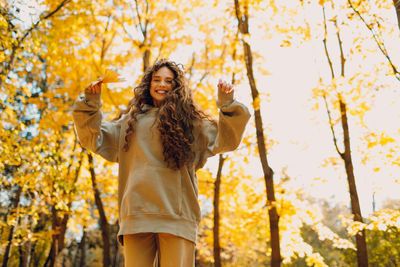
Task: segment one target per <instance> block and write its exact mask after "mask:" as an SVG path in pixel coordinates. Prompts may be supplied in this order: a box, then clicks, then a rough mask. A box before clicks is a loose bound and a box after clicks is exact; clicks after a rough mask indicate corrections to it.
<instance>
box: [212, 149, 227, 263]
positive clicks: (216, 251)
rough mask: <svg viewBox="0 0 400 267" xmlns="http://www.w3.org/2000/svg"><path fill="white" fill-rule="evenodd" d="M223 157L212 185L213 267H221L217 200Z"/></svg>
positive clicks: (220, 158)
mask: <svg viewBox="0 0 400 267" xmlns="http://www.w3.org/2000/svg"><path fill="white" fill-rule="evenodd" d="M225 159H226V158H225V157H224V156H223V155H222V154H219V162H218V172H217V177H216V179H215V183H214V229H213V234H214V266H215V267H221V246H220V244H219V199H220V197H219V196H220V189H221V174H222V167H223V166H224V161H225Z"/></svg>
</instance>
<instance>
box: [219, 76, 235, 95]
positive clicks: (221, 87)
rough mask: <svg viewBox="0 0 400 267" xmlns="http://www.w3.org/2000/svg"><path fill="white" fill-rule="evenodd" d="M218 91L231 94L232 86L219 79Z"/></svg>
mask: <svg viewBox="0 0 400 267" xmlns="http://www.w3.org/2000/svg"><path fill="white" fill-rule="evenodd" d="M219 91H221V92H224V93H225V94H229V93H231V92H233V85H232V84H230V83H228V82H226V81H223V80H221V79H219V81H218V92H219Z"/></svg>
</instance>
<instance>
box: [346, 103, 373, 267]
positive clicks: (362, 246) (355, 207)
mask: <svg viewBox="0 0 400 267" xmlns="http://www.w3.org/2000/svg"><path fill="white" fill-rule="evenodd" d="M339 103H340V112H341V115H342V118H341V119H342V128H343V136H344V154H343V160H344V162H345V168H346V174H347V180H348V183H349V192H350V201H351V211H352V213H353V215H354V221H357V222H361V223H362V222H363V218H362V216H361V209H360V202H359V200H358V194H357V188H356V182H355V179H354V168H353V163H352V159H351V149H350V134H349V126H348V123H347V108H346V104H345V103H344V102H343V101H342V99H340V100H339ZM356 245H357V260H358V266H359V267H367V266H368V255H367V242H366V241H365V230H362V231H361V232H359V233H357V235H356Z"/></svg>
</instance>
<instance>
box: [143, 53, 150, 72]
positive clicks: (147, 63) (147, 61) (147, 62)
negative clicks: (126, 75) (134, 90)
mask: <svg viewBox="0 0 400 267" xmlns="http://www.w3.org/2000/svg"><path fill="white" fill-rule="evenodd" d="M150 56H151V52H150V49H146V50H145V51H144V53H143V72H144V71H146V69H147V68H148V67H149V66H150Z"/></svg>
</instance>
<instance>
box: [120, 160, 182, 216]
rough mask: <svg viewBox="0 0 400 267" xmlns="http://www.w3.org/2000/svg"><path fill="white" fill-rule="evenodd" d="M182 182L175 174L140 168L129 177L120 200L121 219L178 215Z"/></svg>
mask: <svg viewBox="0 0 400 267" xmlns="http://www.w3.org/2000/svg"><path fill="white" fill-rule="evenodd" d="M181 180H182V178H181V173H180V171H179V170H177V171H175V170H172V169H170V168H162V167H157V166H144V167H143V168H140V169H137V170H135V171H134V172H132V173H131V175H130V177H129V181H128V183H127V188H126V190H125V194H124V196H123V199H122V203H121V204H122V205H121V211H122V214H121V215H122V216H124V215H127V216H129V215H138V214H158V215H181V210H182V181H181Z"/></svg>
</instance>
